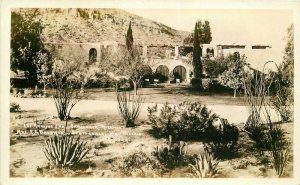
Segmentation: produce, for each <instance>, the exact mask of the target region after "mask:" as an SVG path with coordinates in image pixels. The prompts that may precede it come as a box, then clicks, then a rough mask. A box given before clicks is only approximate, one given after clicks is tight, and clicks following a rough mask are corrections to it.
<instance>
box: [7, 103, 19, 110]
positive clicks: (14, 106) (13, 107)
mask: <svg viewBox="0 0 300 185" xmlns="http://www.w3.org/2000/svg"><path fill="white" fill-rule="evenodd" d="M20 110H21V107H20V105H19V104H17V103H16V102H10V105H9V112H19V111H20Z"/></svg>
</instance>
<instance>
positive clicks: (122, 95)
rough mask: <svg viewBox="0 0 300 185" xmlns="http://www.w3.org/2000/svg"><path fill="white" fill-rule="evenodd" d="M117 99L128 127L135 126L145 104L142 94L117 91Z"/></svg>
mask: <svg viewBox="0 0 300 185" xmlns="http://www.w3.org/2000/svg"><path fill="white" fill-rule="evenodd" d="M117 101H118V105H119V106H118V107H119V111H120V113H121V116H122V118H123V120H124V122H125V124H126V127H134V126H135V122H136V120H137V118H138V116H139V114H140V111H141V108H142V105H143V101H144V100H143V98H142V96H141V95H136V96H133V95H131V94H130V92H128V93H127V92H126V91H123V92H118V93H117Z"/></svg>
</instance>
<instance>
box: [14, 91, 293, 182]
mask: <svg viewBox="0 0 300 185" xmlns="http://www.w3.org/2000/svg"><path fill="white" fill-rule="evenodd" d="M165 91H166V90H165V89H161V90H159V89H141V90H140V91H139V92H140V93H142V94H143V95H144V97H145V103H144V105H143V108H142V111H141V114H140V117H139V119H138V126H137V127H135V128H125V126H124V124H123V122H122V119H121V116H120V115H119V113H118V109H117V102H116V101H115V93H114V92H105V91H103V90H99V91H95V90H91V91H90V92H89V93H91V95H90V96H89V98H88V99H86V100H82V101H80V102H79V103H78V104H77V105H76V106H75V107H74V110H73V111H72V114H71V117H72V119H71V120H70V121H69V122H68V125H69V127H68V129H69V130H73V131H75V132H80V133H89V132H96V133H100V134H99V135H97V136H91V135H82V136H81V138H82V139H84V140H85V141H87V142H88V146H89V148H90V151H89V153H88V154H87V156H86V158H85V159H84V162H85V164H86V165H85V166H83V167H82V169H78V170H77V171H76V170H75V172H74V171H68V172H57V171H55V172H53V173H49V171H48V172H47V170H45V169H46V166H47V164H48V161H47V159H46V157H45V156H44V154H43V152H42V148H43V144H44V139H45V138H47V136H44V135H39V134H32V133H30V132H34V130H36V128H25V126H26V125H24V124H27V126H28V124H31V123H38V124H40V125H44V126H63V125H64V122H63V121H59V120H58V119H57V117H56V109H55V106H54V103H53V102H52V99H51V98H15V97H11V102H16V103H18V104H19V105H20V107H21V109H22V112H17V113H11V114H10V121H11V122H10V131H11V141H10V175H11V176H12V177H40V176H46V177H49V176H50V177H51V176H56V177H62V176H64V177H73V176H79V177H122V175H120V173H119V172H118V171H117V170H115V169H116V164H118V162H119V161H121V160H122V159H123V157H124V156H128V155H129V154H132V153H133V152H136V151H144V152H146V153H151V151H153V149H154V148H155V147H156V146H160V145H162V144H164V143H166V140H165V139H156V138H154V137H153V136H152V135H151V134H150V133H149V130H150V129H151V126H150V125H149V124H148V122H147V107H149V106H152V105H154V104H155V103H157V104H158V105H159V106H162V104H163V103H164V102H166V101H168V102H170V103H171V104H176V103H180V102H182V101H184V100H187V99H188V100H194V101H200V102H203V104H207V106H208V108H210V109H211V110H212V111H213V112H214V113H216V114H218V115H220V116H221V117H223V118H227V119H228V121H229V122H230V123H234V124H236V125H237V126H238V127H240V128H242V126H243V123H244V122H245V121H246V119H247V116H248V112H247V108H246V107H245V106H244V102H243V98H242V97H237V98H233V97H232V96H230V95H210V96H208V95H202V96H200V95H197V93H196V94H189V95H187V93H188V92H186V91H184V90H183V91H182V92H180V91H179V93H178V90H175V91H172V90H171V91H172V92H174V93H172V92H171V91H170V90H167V92H165ZM275 119H277V118H275ZM72 126H73V128H72ZM93 126H94V127H93ZM74 127H76V128H74ZM283 127H284V129H285V130H286V131H287V133H288V136H289V137H290V139H291V140H292V138H293V135H292V134H293V123H285V124H283ZM40 130H43V131H50V129H40ZM54 130H62V128H56V129H54ZM21 131H22V132H26V133H22V134H21V136H20V134H17V133H20V132H21ZM243 136H245V133H244V132H241V139H240V141H239V142H240V143H241V144H244V145H245V144H247V143H248V145H247V146H249V147H243V148H242V149H241V150H240V152H239V153H240V155H239V156H238V157H237V158H234V159H230V160H224V161H220V163H219V168H220V170H219V175H218V176H217V177H221V178H222V177H230V178H245V177H255V178H264V177H276V173H275V170H273V169H271V168H268V167H266V166H264V164H261V163H260V161H258V160H257V156H259V155H260V154H259V153H258V152H256V151H253V147H251V146H252V145H251V144H249V142H250V141H249V139H247V138H246V136H245V137H243ZM187 144H188V153H189V154H197V153H199V151H200V150H202V148H203V144H202V143H201V142H187ZM245 146H246V145H245ZM292 174H293V167H292V157H291V159H290V161H289V164H288V167H287V170H286V173H285V174H284V176H285V177H291V176H292ZM163 177H192V174H191V173H190V168H180V169H179V168H178V169H175V170H172V171H171V172H170V173H167V174H164V176H163Z"/></svg>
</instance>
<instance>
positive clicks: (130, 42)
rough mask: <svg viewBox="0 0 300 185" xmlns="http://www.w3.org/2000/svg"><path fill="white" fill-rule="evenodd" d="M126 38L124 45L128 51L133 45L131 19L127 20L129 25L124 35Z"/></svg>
mask: <svg viewBox="0 0 300 185" xmlns="http://www.w3.org/2000/svg"><path fill="white" fill-rule="evenodd" d="M125 38H126V47H127V49H128V51H131V50H132V46H133V36H132V29H131V21H130V22H129V27H128V30H127V34H126V36H125Z"/></svg>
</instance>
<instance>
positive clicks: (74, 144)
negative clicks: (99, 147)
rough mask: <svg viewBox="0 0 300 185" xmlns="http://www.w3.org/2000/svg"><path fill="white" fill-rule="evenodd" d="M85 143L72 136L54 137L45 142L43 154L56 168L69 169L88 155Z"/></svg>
mask: <svg viewBox="0 0 300 185" xmlns="http://www.w3.org/2000/svg"><path fill="white" fill-rule="evenodd" d="M86 143H87V142H85V143H84V142H81V141H80V137H79V136H78V137H77V138H74V136H73V135H70V134H68V135H67V134H65V135H54V136H53V137H50V136H49V138H48V139H47V140H45V146H44V148H43V152H44V154H45V156H46V158H47V159H48V160H49V161H50V162H51V163H53V164H54V165H55V166H57V167H70V166H74V165H76V164H78V163H79V162H80V161H81V160H82V159H83V158H84V157H85V155H86V154H87V153H88V151H89V149H88V148H87V147H86Z"/></svg>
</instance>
